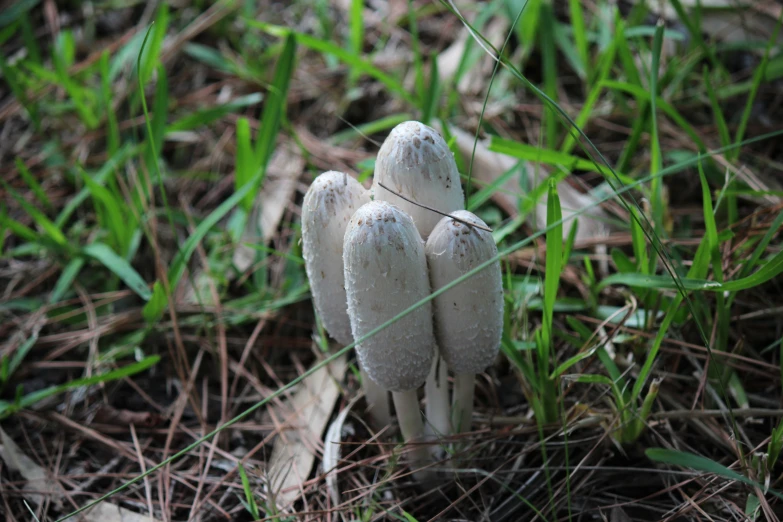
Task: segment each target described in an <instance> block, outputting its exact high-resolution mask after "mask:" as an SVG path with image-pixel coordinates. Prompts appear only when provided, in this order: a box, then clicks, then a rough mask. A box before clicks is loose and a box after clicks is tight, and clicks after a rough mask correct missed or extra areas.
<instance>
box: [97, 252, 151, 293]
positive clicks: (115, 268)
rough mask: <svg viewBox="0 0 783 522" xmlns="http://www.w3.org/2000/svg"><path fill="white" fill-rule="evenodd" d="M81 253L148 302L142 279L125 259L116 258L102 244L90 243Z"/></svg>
mask: <svg viewBox="0 0 783 522" xmlns="http://www.w3.org/2000/svg"><path fill="white" fill-rule="evenodd" d="M82 253H83V254H84V255H86V256H88V257H91V258H93V259H95V260H97V261H99V262H100V263H101V264H103V266H105V267H106V268H108V269H109V270H111V271H112V272H113V273H114V274H115V275H117V277H119V278H120V279H122V281H123V282H124V283H125V284H126V285H128V288H130V289H131V290H133V291H134V292H136V294H137V295H138V296H139V297H141V298H142V299H144V300H145V301H149V300H150V298H151V297H152V293H151V292H150V289H149V287H148V286H147V283H146V282H145V281H144V279H142V277H141V276H140V275H139V273H138V272H136V270H134V269H133V267H132V266H130V264H129V263H128V262H127V261H125V259H123V258H121V257H120V256H118V255H117V254H116V253H115V252H114V251H113V250H112V249H111V248H110V247H109V246H108V245H105V244H103V243H92V244H90V245H87V246H86V247H84V248H83V249H82Z"/></svg>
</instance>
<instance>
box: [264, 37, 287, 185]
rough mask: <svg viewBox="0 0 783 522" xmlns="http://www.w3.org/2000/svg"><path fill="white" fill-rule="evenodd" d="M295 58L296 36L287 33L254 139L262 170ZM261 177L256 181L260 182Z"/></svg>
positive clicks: (272, 144)
mask: <svg viewBox="0 0 783 522" xmlns="http://www.w3.org/2000/svg"><path fill="white" fill-rule="evenodd" d="M295 60H296V38H295V37H294V35H293V34H288V35H287V36H286V38H285V44H284V45H283V52H282V53H280V58H278V61H277V67H276V68H275V76H274V78H273V79H272V85H271V86H270V90H269V92H268V93H267V97H266V101H265V102H264V112H263V114H262V115H261V129H260V131H259V134H258V140H257V141H256V149H255V154H256V165H258V167H259V168H260V169H261V170H262V171H263V172H265V171H266V166H267V164H268V163H269V159H270V158H271V157H272V152H273V151H274V150H275V144H276V142H277V132H278V130H279V129H280V121H281V120H282V119H283V118H284V117H285V106H286V99H287V98H288V87H289V85H290V84H291V76H292V75H293V73H294V62H295ZM262 179H263V178H262ZM262 179H261V180H259V181H258V182H259V183H260V182H261V181H262ZM256 190H257V187H256Z"/></svg>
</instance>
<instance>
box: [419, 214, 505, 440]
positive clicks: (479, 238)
mask: <svg viewBox="0 0 783 522" xmlns="http://www.w3.org/2000/svg"><path fill="white" fill-rule="evenodd" d="M451 216H454V217H456V218H458V219H461V220H462V221H464V222H467V223H473V224H476V225H480V226H483V227H486V224H485V223H484V222H483V221H482V220H481V219H479V218H478V217H477V216H475V215H474V214H472V213H470V212H468V211H466V210H458V211H457V212H453V213H452V214H451ZM425 250H426V255H427V262H428V263H429V268H430V282H431V284H432V290H433V291H437V290H439V289H441V288H443V287H444V286H446V285H447V284H449V283H451V282H452V281H454V280H455V279H457V278H458V277H460V276H462V275H464V274H465V273H467V272H469V271H470V270H472V269H474V268H476V267H477V266H478V265H480V264H482V263H484V262H486V261H488V260H489V259H492V258H493V257H495V256H496V255H497V252H498V250H497V246H495V241H494V240H493V238H492V234H491V233H489V232H486V231H484V230H480V229H479V228H477V227H472V226H469V225H466V224H465V223H461V222H459V221H457V220H454V219H451V217H444V218H443V219H441V220H440V221H439V222H438V224H437V226H436V227H435V228H434V229H433V231H432V234H430V237H429V239H427V244H426V247H425ZM502 285H503V280H502V277H501V272H500V262H495V263H492V264H491V265H489V266H487V267H486V268H484V269H483V270H481V271H479V272H478V273H476V274H474V275H473V276H472V277H470V278H468V279H467V280H465V281H463V282H461V283H459V284H457V285H456V286H454V287H453V288H450V289H449V290H447V291H445V292H444V293H442V294H440V295H438V296H436V297H435V299H433V307H434V313H435V336H436V339H437V341H438V346H440V350H441V352H440V354H441V357H443V359H445V360H446V362H447V363H448V365H449V368H450V369H451V371H453V372H454V374H455V381H454V398H453V408H454V411H455V413H456V419H457V427H458V431H459V432H464V431H468V430H470V424H471V416H472V414H473V393H474V386H475V376H476V374H477V373H481V372H483V371H484V370H485V369H486V368H487V367H488V366H490V365H491V364H492V362H493V361H494V360H495V357H496V356H497V353H498V349H499V348H500V338H501V335H502V332H503V286H502Z"/></svg>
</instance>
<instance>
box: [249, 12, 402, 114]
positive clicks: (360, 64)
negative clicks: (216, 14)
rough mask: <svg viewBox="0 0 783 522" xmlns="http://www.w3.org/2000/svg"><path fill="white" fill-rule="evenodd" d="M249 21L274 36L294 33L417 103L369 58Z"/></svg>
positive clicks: (269, 25)
mask: <svg viewBox="0 0 783 522" xmlns="http://www.w3.org/2000/svg"><path fill="white" fill-rule="evenodd" d="M247 23H248V24H249V25H251V26H252V27H256V28H258V29H261V30H262V31H265V32H267V33H269V34H271V35H273V36H279V37H285V36H288V35H289V34H292V35H294V36H295V37H296V41H297V42H298V43H300V44H302V45H304V46H305V47H309V48H310V49H312V50H314V51H318V52H320V53H325V54H330V55H332V56H334V57H336V58H337V59H339V60H340V61H342V62H344V63H345V64H346V65H349V66H351V67H352V68H354V69H356V70H358V71H360V72H362V73H364V74H367V75H368V76H371V77H372V78H375V79H376V80H378V81H379V82H381V83H382V84H383V85H385V86H386V88H388V89H389V90H390V91H391V92H392V93H394V94H396V95H397V96H399V97H400V98H402V99H403V100H405V101H407V102H409V103H412V104H414V105H417V100H416V97H414V96H412V95H411V94H410V93H409V92H408V91H407V90H406V89H405V88H404V87H403V86H402V84H401V83H399V82H398V81H397V80H395V79H394V78H392V77H391V76H389V75H388V74H386V73H385V72H383V71H382V70H380V69H379V68H377V67H375V66H374V65H373V64H371V63H370V62H368V61H367V60H364V59H363V58H361V57H359V56H356V55H355V54H352V53H351V52H349V51H346V50H345V49H343V48H341V47H339V46H337V45H335V44H333V43H331V42H327V41H325V40H320V39H318V38H315V37H313V36H310V35H308V34H305V33H300V32H297V31H293V30H291V29H288V28H286V27H281V26H277V25H271V24H267V23H264V22H259V21H258V20H247Z"/></svg>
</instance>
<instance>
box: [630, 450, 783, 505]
mask: <svg viewBox="0 0 783 522" xmlns="http://www.w3.org/2000/svg"><path fill="white" fill-rule="evenodd" d="M644 453H645V455H647V458H649V459H650V460H653V461H655V462H661V463H663V464H673V465H675V466H680V467H683V468H691V469H695V470H697V471H703V472H705V473H712V474H715V475H719V476H721V477H723V478H727V479H729V480H735V481H737V482H742V483H743V484H747V485H748V486H753V487H755V488H759V489H760V490H762V491H764V490H766V488H765V487H764V486H763V485H761V484H759V483H758V482H756V481H753V480H750V479H749V478H747V477H745V476H743V475H740V474H739V473H737V472H736V471H734V470H731V469H729V468H727V467H726V466H723V465H722V464H718V463H717V462H715V461H714V460H710V459H708V458H705V457H702V456H699V455H694V454H693V453H686V452H684V451H676V450H669V449H663V448H650V449H648V450H647V451H645V452H644ZM767 491H768V492H769V493H771V494H773V495H775V496H776V497H778V498H779V499H782V500H783V495H781V494H780V493H778V492H777V491H775V490H773V489H769V490H767Z"/></svg>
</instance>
